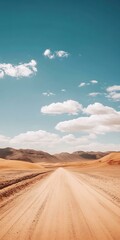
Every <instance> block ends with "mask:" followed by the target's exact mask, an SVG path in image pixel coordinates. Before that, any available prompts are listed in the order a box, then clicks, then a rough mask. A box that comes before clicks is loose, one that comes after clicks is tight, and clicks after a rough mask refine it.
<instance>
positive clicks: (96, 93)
mask: <svg viewBox="0 0 120 240" xmlns="http://www.w3.org/2000/svg"><path fill="white" fill-rule="evenodd" d="M100 94H101V93H99V92H91V93H89V94H88V95H89V96H90V97H96V96H98V95H100Z"/></svg>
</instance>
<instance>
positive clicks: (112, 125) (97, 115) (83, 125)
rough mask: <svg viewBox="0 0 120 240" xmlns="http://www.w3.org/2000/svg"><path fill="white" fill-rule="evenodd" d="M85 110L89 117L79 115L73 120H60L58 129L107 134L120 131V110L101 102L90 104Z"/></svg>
mask: <svg viewBox="0 0 120 240" xmlns="http://www.w3.org/2000/svg"><path fill="white" fill-rule="evenodd" d="M83 112H84V113H86V114H90V116H88V117H79V118H76V119H73V120H68V121H63V122H59V123H58V124H57V125H56V127H55V128H56V129H57V130H59V131H61V132H88V133H93V134H105V133H107V132H118V131H120V112H117V111H116V110H115V109H113V108H110V107H108V106H104V105H102V104H100V103H95V104H93V105H92V104H90V105H88V107H87V108H84V109H83Z"/></svg>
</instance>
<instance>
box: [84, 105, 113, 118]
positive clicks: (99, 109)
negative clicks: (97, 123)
mask: <svg viewBox="0 0 120 240" xmlns="http://www.w3.org/2000/svg"><path fill="white" fill-rule="evenodd" d="M83 111H84V112H85V113H87V114H90V115H103V114H106V115H107V114H114V113H117V112H116V110H114V109H113V108H111V107H108V106H104V105H103V104H102V103H98V102H96V103H94V104H90V105H88V106H87V108H84V109H83Z"/></svg>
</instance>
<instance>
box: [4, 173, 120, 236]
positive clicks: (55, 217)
mask: <svg viewBox="0 0 120 240" xmlns="http://www.w3.org/2000/svg"><path fill="white" fill-rule="evenodd" d="M16 239H17V240H120V208H119V207H118V206H117V205H115V204H114V203H113V202H112V201H110V199H108V198H107V197H105V195H104V194H102V192H100V191H99V189H97V187H96V189H95V188H93V187H92V185H90V184H87V182H86V181H84V179H83V178H82V177H80V175H79V176H78V174H76V173H75V172H72V171H68V170H65V169H63V168H59V169H57V170H56V171H54V172H53V173H52V174H50V175H49V176H48V177H46V178H45V179H42V180H40V182H38V183H36V184H35V185H34V186H32V187H31V188H30V189H28V191H26V192H25V193H23V194H21V195H19V196H17V197H14V199H13V200H12V201H11V202H9V203H8V204H6V205H5V206H4V207H2V208H1V209H0V240H16Z"/></svg>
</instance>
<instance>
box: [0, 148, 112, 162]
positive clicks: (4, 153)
mask: <svg viewBox="0 0 120 240" xmlns="http://www.w3.org/2000/svg"><path fill="white" fill-rule="evenodd" d="M109 154H110V152H104V153H103V152H84V151H77V152H73V153H67V152H63V153H59V154H55V155H51V154H49V153H47V152H43V151H36V150H32V149H13V148H0V158H3V159H7V160H19V161H25V162H30V163H42V162H43V163H49V164H51V163H68V162H81V161H85V160H86V161H90V160H98V159H101V158H103V157H107V156H108V155H109Z"/></svg>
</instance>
